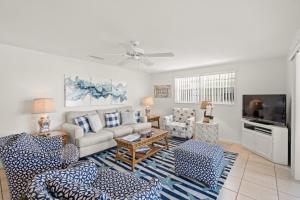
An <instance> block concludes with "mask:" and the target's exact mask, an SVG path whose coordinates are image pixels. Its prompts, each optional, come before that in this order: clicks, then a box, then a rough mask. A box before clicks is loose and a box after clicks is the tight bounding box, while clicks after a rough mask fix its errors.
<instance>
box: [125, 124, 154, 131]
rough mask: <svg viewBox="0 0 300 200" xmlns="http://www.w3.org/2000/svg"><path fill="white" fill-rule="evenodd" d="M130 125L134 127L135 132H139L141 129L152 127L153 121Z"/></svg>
mask: <svg viewBox="0 0 300 200" xmlns="http://www.w3.org/2000/svg"><path fill="white" fill-rule="evenodd" d="M130 127H131V128H132V129H133V132H139V131H143V130H147V129H151V123H137V124H131V125H130Z"/></svg>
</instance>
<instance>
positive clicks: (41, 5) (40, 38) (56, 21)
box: [0, 0, 300, 72]
mask: <svg viewBox="0 0 300 200" xmlns="http://www.w3.org/2000/svg"><path fill="white" fill-rule="evenodd" d="M298 28H300V1H299V0H126V1H125V0H26V1H24V0H0V42H1V43H5V44H11V45H16V46H20V47H24V48H30V49H35V50H40V51H44V52H48V53H54V54H58V55H63V56H70V57H75V58H80V59H89V58H88V57H87V56H88V55H90V54H92V55H99V56H103V55H105V54H109V53H121V52H122V48H121V47H120V46H119V45H118V43H119V42H126V41H129V40H138V41H140V42H141V45H142V47H143V48H144V49H145V51H146V52H148V53H151V52H161V51H162V52H164V51H172V52H173V53H174V54H175V57H173V58H152V59H151V60H152V61H153V62H155V65H154V66H151V67H145V66H139V65H138V64H137V63H129V64H128V65H126V66H123V67H128V68H133V69H141V70H145V71H147V72H159V71H167V70H176V69H183V68H190V67H195V66H205V65H211V64H219V63H224V62H233V61H241V60H250V59H260V58H268V57H277V56H283V55H287V53H288V50H289V46H290V45H291V41H292V39H293V35H294V34H295V33H296V30H297V29H298ZM103 57H105V58H106V59H105V60H104V61H99V62H101V63H104V64H111V65H115V64H116V63H118V62H119V61H120V60H121V59H122V58H121V57H109V56H103Z"/></svg>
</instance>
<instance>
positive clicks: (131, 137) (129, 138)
mask: <svg viewBox="0 0 300 200" xmlns="http://www.w3.org/2000/svg"><path fill="white" fill-rule="evenodd" d="M140 138H141V136H140V135H139V134H131V135H127V136H124V137H122V139H123V140H126V141H129V142H134V141H137V140H139V139H140Z"/></svg>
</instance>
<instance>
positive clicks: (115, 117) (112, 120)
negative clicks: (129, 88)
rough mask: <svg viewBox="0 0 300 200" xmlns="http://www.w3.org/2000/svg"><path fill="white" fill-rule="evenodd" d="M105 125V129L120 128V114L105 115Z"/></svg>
mask: <svg viewBox="0 0 300 200" xmlns="http://www.w3.org/2000/svg"><path fill="white" fill-rule="evenodd" d="M105 124H106V127H107V128H112V127H117V126H120V113H119V112H113V113H105Z"/></svg>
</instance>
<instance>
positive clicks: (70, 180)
mask: <svg viewBox="0 0 300 200" xmlns="http://www.w3.org/2000/svg"><path fill="white" fill-rule="evenodd" d="M161 189H162V186H161V183H160V182H159V180H156V179H152V180H150V181H146V180H143V179H140V178H138V177H136V176H134V175H133V174H127V173H126V174H125V173H121V172H118V171H116V170H113V169H108V168H105V169H100V168H99V169H97V166H96V165H95V163H93V162H92V161H79V162H78V163H75V164H72V165H70V166H69V167H68V168H67V169H63V170H52V171H48V172H45V173H42V174H40V175H37V176H36V177H34V179H33V180H32V182H31V183H30V185H29V189H28V191H29V192H28V196H27V198H28V199H29V200H42V199H49V200H52V199H74V200H76V199H95V200H108V199H118V200H125V199H126V200H146V199H151V200H158V199H160V194H159V193H160V191H161Z"/></svg>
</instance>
